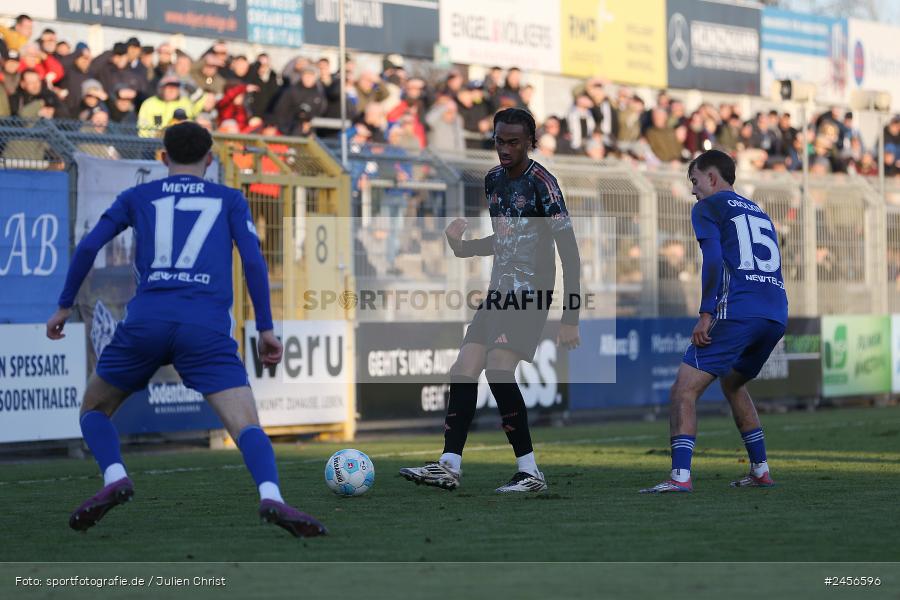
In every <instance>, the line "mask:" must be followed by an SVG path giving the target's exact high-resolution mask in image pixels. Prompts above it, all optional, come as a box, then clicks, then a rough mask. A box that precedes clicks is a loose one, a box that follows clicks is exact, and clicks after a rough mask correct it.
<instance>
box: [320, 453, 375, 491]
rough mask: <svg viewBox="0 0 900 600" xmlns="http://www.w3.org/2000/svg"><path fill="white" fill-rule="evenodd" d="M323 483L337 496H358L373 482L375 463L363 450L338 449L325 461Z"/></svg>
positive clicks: (370, 486) (369, 487)
mask: <svg viewBox="0 0 900 600" xmlns="http://www.w3.org/2000/svg"><path fill="white" fill-rule="evenodd" d="M325 483H326V484H327V485H328V487H329V488H330V489H331V491H332V492H334V493H335V494H337V495H338V496H360V495H362V494H365V493H366V492H367V491H369V489H371V488H372V486H373V485H374V484H375V465H374V464H372V460H371V459H370V458H369V457H368V456H366V454H365V453H364V452H360V451H359V450H354V449H352V448H348V449H345V450H338V451H337V452H335V453H334V454H332V455H331V458H329V459H328V462H327V463H325Z"/></svg>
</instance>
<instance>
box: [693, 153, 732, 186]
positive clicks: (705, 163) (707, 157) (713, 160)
mask: <svg viewBox="0 0 900 600" xmlns="http://www.w3.org/2000/svg"><path fill="white" fill-rule="evenodd" d="M710 167H715V168H716V170H717V171H718V172H719V175H721V176H722V179H724V180H725V181H727V182H728V185H734V179H735V175H734V159H733V158H731V157H730V156H729V155H728V154H726V153H724V152H722V151H721V150H707V151H706V152H704V153H703V154H701V155H700V156H698V157H697V158H695V159H694V160H692V161H691V164H689V165H688V170H687V174H688V178H690V177H691V171H692V170H694V169H697V170H698V171H705V170H707V169H708V168H710Z"/></svg>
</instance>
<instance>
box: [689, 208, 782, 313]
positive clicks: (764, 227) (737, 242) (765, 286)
mask: <svg viewBox="0 0 900 600" xmlns="http://www.w3.org/2000/svg"><path fill="white" fill-rule="evenodd" d="M691 221H692V223H693V225H694V232H695V233H696V235H697V240H698V241H702V240H705V239H713V240H718V241H719V244H720V245H721V248H722V259H723V260H722V275H721V278H720V282H719V288H718V290H717V293H716V317H717V318H719V319H728V318H745V317H761V318H764V319H771V320H773V321H778V322H779V323H782V324H786V323H787V294H786V293H785V291H784V278H783V277H782V275H781V253H780V252H779V250H778V235H777V234H776V232H775V226H774V225H773V224H772V220H771V219H770V218H769V216H768V215H767V214H766V213H765V212H764V211H763V210H762V209H761V208H760V207H759V206H757V205H756V203H755V202H753V201H752V200H748V199H747V198H744V197H743V196H739V195H738V194H736V193H734V192H732V191H724V192H718V193H716V194H713V195H712V196H709V197H708V198H704V199H703V200H700V201H698V202H697V204H696V205H694V208H693V210H692V211H691Z"/></svg>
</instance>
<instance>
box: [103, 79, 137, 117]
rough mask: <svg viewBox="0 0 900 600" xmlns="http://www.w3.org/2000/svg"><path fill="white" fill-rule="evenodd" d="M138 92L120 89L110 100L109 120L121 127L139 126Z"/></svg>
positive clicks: (114, 92)
mask: <svg viewBox="0 0 900 600" xmlns="http://www.w3.org/2000/svg"><path fill="white" fill-rule="evenodd" d="M137 98H138V92H137V90H133V89H131V88H129V87H120V88H117V89H115V90H113V93H112V95H111V96H110V98H109V102H108V106H109V120H110V121H112V122H113V123H119V124H121V125H132V126H136V125H137V104H136V102H137Z"/></svg>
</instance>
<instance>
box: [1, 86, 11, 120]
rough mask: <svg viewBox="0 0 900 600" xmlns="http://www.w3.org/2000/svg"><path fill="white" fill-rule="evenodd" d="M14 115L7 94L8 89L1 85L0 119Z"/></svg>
mask: <svg viewBox="0 0 900 600" xmlns="http://www.w3.org/2000/svg"><path fill="white" fill-rule="evenodd" d="M11 114H12V109H11V108H10V106H9V95H8V94H7V93H6V88H5V87H3V86H2V85H0V118H3V117H8V116H10V115H11Z"/></svg>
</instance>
